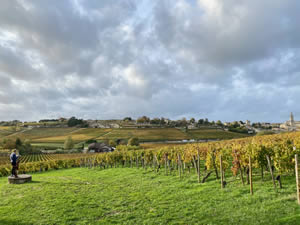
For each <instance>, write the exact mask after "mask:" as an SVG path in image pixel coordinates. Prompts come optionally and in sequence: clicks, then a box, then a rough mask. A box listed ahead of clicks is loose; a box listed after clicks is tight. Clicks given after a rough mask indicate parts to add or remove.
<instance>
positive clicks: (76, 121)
mask: <svg viewBox="0 0 300 225" xmlns="http://www.w3.org/2000/svg"><path fill="white" fill-rule="evenodd" d="M77 125H81V126H86V123H84V122H83V120H82V119H76V117H74V116H73V117H71V118H70V119H69V120H68V127H75V126H77Z"/></svg>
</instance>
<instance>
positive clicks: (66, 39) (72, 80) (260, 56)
mask: <svg viewBox="0 0 300 225" xmlns="http://www.w3.org/2000/svg"><path fill="white" fill-rule="evenodd" d="M201 3H202V4H201ZM205 3H206V4H205ZM208 3H209V4H210V5H207V4H208ZM24 4H25V5H24ZM213 4H215V5H213ZM214 7H215V8H214ZM299 9H300V3H298V2H297V1H292V0H287V1H279V0H275V1H274V0H272V1H271V0H266V1H264V2H262V1H259V0H254V1H234V0H228V1H222V0H210V1H204V0H176V1H171V0H163V1H158V0H156V1H150V0H143V1H139V0H125V1H124V0H116V1H113V2H112V1H110V0H103V1H97V0H88V1H87V0H86V1H84V0H73V1H71V0H69V1H59V0H51V1H50V0H46V1H39V0H34V1H30V2H27V1H13V0H4V1H3V2H2V5H1V8H0V79H1V81H0V88H1V89H0V104H2V105H6V106H7V107H8V108H9V109H10V110H13V111H14V113H13V114H10V116H7V115H8V113H7V110H6V109H4V108H5V107H1V109H0V117H1V118H3V119H5V118H7V119H9V118H12V117H19V119H38V118H45V117H47V116H72V115H74V113H75V114H76V115H75V116H82V117H85V118H102V119H109V118H122V117H124V116H133V117H137V116H140V115H144V114H145V115H149V116H165V117H171V118H181V117H183V116H186V117H190V116H193V117H196V118H199V117H208V118H211V119H214V120H217V119H221V120H223V121H224V120H235V119H237V118H238V119H240V120H242V119H251V120H272V121H274V120H282V119H284V118H285V115H286V114H287V115H288V111H294V112H295V113H297V112H300V108H298V106H296V105H293V102H296V100H297V97H298V96H299V94H300V93H299V92H298V91H297V88H298V87H299V84H300V83H299V82H300V80H299V58H300V52H299V45H300V41H299V40H300V38H299V35H300V32H299V28H298V24H297V23H298V21H299V19H300V17H299V14H298V12H299ZM1 31H3V32H4V31H5V32H6V31H7V32H10V33H12V34H15V35H16V37H17V39H18V40H17V41H11V40H8V41H6V42H5V41H4V42H5V46H4V45H1ZM28 54H29V55H32V57H33V58H30V57H29V56H28ZM91 106H93V107H91ZM278 108H280V110H278V115H274V111H276V109H278ZM104 109H105V110H104ZM21 111H22V112H23V113H21ZM271 114H272V115H271ZM1 118H0V120H1ZM17 119H18V118H17Z"/></svg>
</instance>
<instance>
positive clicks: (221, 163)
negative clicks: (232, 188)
mask: <svg viewBox="0 0 300 225" xmlns="http://www.w3.org/2000/svg"><path fill="white" fill-rule="evenodd" d="M220 174H221V188H224V180H223V178H224V177H223V162H222V155H220Z"/></svg>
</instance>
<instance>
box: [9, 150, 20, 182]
mask: <svg viewBox="0 0 300 225" xmlns="http://www.w3.org/2000/svg"><path fill="white" fill-rule="evenodd" d="M16 152H17V150H16V149H14V150H13V152H12V153H11V154H10V162H11V165H12V169H11V176H14V177H16V178H17V177H18V175H17V169H18V163H17V160H18V158H19V155H17V154H16Z"/></svg>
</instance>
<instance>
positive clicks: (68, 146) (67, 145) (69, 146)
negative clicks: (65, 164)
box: [64, 136, 74, 150]
mask: <svg viewBox="0 0 300 225" xmlns="http://www.w3.org/2000/svg"><path fill="white" fill-rule="evenodd" d="M73 147H74V142H73V139H72V137H71V136H69V137H67V139H66V140H65V143H64V149H66V150H69V149H72V148H73Z"/></svg>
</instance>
